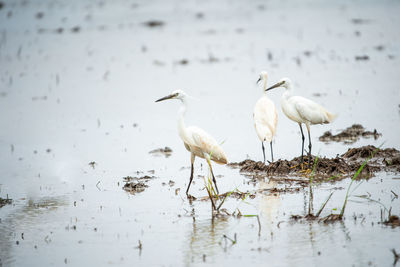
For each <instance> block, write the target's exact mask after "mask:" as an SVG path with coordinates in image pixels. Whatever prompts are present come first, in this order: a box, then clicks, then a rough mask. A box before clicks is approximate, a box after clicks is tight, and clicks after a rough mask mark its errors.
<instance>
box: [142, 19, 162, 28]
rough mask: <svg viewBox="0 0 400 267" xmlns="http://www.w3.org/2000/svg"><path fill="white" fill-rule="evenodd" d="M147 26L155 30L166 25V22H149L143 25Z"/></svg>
mask: <svg viewBox="0 0 400 267" xmlns="http://www.w3.org/2000/svg"><path fill="white" fill-rule="evenodd" d="M143 24H144V25H145V26H147V27H150V28H155V27H162V26H164V25H165V22H163V21H161V20H150V21H147V22H144V23H143Z"/></svg>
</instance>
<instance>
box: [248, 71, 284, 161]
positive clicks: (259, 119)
mask: <svg viewBox="0 0 400 267" xmlns="http://www.w3.org/2000/svg"><path fill="white" fill-rule="evenodd" d="M267 79H268V73H267V72H266V71H262V72H261V73H260V78H259V79H258V81H257V83H259V82H260V81H263V96H262V97H261V98H260V99H259V100H258V101H257V103H256V105H255V106H254V111H253V119H254V127H255V128H256V132H257V135H258V138H260V140H261V148H262V152H263V156H264V163H265V148H264V142H269V144H270V147H271V160H272V162H273V161H274V154H273V152H272V138H273V137H274V135H275V131H276V124H277V122H278V113H277V112H276V107H275V104H274V102H272V101H271V99H269V98H268V96H267V91H266V89H267Z"/></svg>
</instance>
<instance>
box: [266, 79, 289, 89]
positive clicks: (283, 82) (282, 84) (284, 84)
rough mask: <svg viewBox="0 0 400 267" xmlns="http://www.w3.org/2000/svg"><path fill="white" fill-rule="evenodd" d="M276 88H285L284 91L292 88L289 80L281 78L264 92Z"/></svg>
mask: <svg viewBox="0 0 400 267" xmlns="http://www.w3.org/2000/svg"><path fill="white" fill-rule="evenodd" d="M277 87H285V88H286V89H290V88H292V82H291V81H290V79H289V78H283V79H281V80H280V81H279V82H277V83H276V84H274V85H272V86H271V87H269V88H267V90H266V91H269V90H271V89H274V88H277Z"/></svg>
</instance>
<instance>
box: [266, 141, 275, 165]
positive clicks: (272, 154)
mask: <svg viewBox="0 0 400 267" xmlns="http://www.w3.org/2000/svg"><path fill="white" fill-rule="evenodd" d="M269 145H270V146H271V160H272V162H274V153H273V152H272V141H271V142H270V143H269ZM264 162H265V160H264Z"/></svg>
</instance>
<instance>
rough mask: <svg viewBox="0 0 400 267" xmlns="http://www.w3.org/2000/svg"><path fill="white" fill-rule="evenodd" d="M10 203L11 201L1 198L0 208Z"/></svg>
mask: <svg viewBox="0 0 400 267" xmlns="http://www.w3.org/2000/svg"><path fill="white" fill-rule="evenodd" d="M11 203H12V199H10V198H8V196H7V198H1V197H0V208H2V207H4V206H5V205H9V204H11Z"/></svg>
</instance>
